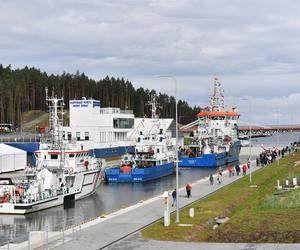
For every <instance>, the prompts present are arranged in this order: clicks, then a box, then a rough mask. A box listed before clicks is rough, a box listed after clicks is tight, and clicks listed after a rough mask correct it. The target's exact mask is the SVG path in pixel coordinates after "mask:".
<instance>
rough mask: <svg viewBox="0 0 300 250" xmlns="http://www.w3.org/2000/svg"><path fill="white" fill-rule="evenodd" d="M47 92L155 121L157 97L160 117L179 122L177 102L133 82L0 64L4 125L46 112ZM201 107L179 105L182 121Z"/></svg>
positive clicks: (193, 116) (0, 117) (0, 118)
mask: <svg viewBox="0 0 300 250" xmlns="http://www.w3.org/2000/svg"><path fill="white" fill-rule="evenodd" d="M45 88H48V90H49V92H50V93H51V92H52V91H53V92H54V93H55V94H56V95H57V96H58V97H61V96H62V97H64V100H65V104H66V107H65V108H66V109H68V105H69V100H72V99H81V98H82V97H86V98H94V99H97V100H100V101H101V106H102V107H119V108H121V109H132V110H133V112H134V114H135V116H136V117H151V110H150V107H149V106H147V103H148V102H149V101H150V99H151V97H152V96H153V95H155V96H156V100H157V102H158V103H159V104H160V105H161V109H160V117H163V118H175V98H174V97H173V96H169V95H168V94H165V93H157V92H156V91H155V90H153V89H152V90H149V89H145V88H142V87H139V88H137V89H135V88H134V87H133V85H132V83H131V82H130V81H129V80H125V79H124V78H115V77H109V76H106V77H105V78H104V79H101V80H99V81H95V80H93V79H90V78H89V77H87V76H86V75H85V74H84V73H80V72H79V71H77V72H76V73H75V74H69V73H63V74H61V75H54V74H50V75H49V74H47V73H46V72H41V71H40V70H39V69H36V68H29V67H24V68H22V69H12V68H11V66H10V65H9V66H7V67H4V66H3V65H1V64H0V123H12V124H14V125H19V124H20V121H21V114H22V113H23V112H26V111H30V110H43V111H46V110H47V107H46V103H45ZM200 110H201V108H200V107H198V106H194V107H191V106H190V105H189V104H188V103H187V102H186V101H182V100H179V101H178V121H179V123H181V124H187V123H189V122H191V121H194V120H195V119H196V114H197V113H198V112H199V111H200Z"/></svg>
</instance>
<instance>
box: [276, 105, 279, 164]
mask: <svg viewBox="0 0 300 250" xmlns="http://www.w3.org/2000/svg"><path fill="white" fill-rule="evenodd" d="M278 117H279V109H277V113H276V123H277V165H278V166H279V154H278V152H279V121H278Z"/></svg>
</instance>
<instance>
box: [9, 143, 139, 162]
mask: <svg viewBox="0 0 300 250" xmlns="http://www.w3.org/2000/svg"><path fill="white" fill-rule="evenodd" d="M5 144H7V145H9V146H12V147H15V148H19V149H22V150H24V151H26V152H27V154H28V155H29V156H32V157H31V164H32V165H35V158H34V155H33V153H34V152H35V151H36V150H38V149H39V143H38V142H10V143H5ZM133 152H134V147H133V146H117V147H111V148H95V149H91V150H90V155H92V156H94V157H95V158H103V159H106V158H111V157H119V156H122V155H125V154H127V153H133Z"/></svg>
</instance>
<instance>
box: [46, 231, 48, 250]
mask: <svg viewBox="0 0 300 250" xmlns="http://www.w3.org/2000/svg"><path fill="white" fill-rule="evenodd" d="M46 249H48V226H46Z"/></svg>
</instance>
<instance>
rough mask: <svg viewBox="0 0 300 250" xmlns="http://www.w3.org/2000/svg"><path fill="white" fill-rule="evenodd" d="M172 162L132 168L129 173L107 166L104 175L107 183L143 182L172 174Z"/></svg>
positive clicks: (173, 166)
mask: <svg viewBox="0 0 300 250" xmlns="http://www.w3.org/2000/svg"><path fill="white" fill-rule="evenodd" d="M174 171H175V165H174V163H173V162H170V163H166V164H162V165H158V166H152V167H147V168H133V169H132V171H131V172H130V173H122V172H121V171H120V168H108V169H106V170H105V176H106V179H107V181H108V182H109V183H124V182H145V181H150V180H154V179H158V178H161V177H164V176H167V175H171V174H173V173H174Z"/></svg>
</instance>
